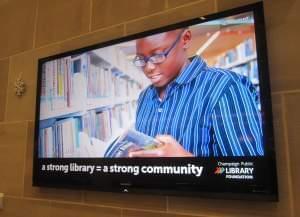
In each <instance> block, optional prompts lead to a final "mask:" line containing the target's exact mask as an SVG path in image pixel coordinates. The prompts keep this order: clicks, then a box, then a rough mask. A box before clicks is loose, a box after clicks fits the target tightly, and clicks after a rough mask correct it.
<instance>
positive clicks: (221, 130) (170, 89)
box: [136, 58, 264, 157]
mask: <svg viewBox="0 0 300 217" xmlns="http://www.w3.org/2000/svg"><path fill="white" fill-rule="evenodd" d="M256 97H257V95H256V92H255V88H254V87H253V85H252V84H251V83H250V81H249V80H248V79H247V78H246V77H244V76H240V75H238V74H236V73H234V72H231V71H229V70H223V69H217V68H210V67H208V66H207V65H206V63H205V62H204V61H203V60H202V59H200V58H194V59H193V61H192V62H191V63H190V64H189V65H188V66H187V67H186V68H185V69H183V71H182V72H181V73H180V74H179V76H178V77H177V78H176V79H175V80H174V81H173V82H171V83H170V84H169V85H168V86H167V88H166V91H165V96H164V99H163V100H160V99H159V96H158V93H157V91H156V88H155V87H154V86H153V85H150V86H149V87H148V88H146V89H145V90H144V91H143V92H142V93H141V94H140V97H139V100H138V108H137V117H136V129H137V130H138V131H141V132H143V133H145V134H147V135H149V136H152V137H155V136H156V135H161V134H167V135H171V136H173V137H174V138H175V139H176V140H177V141H178V142H179V143H180V144H181V145H182V146H183V147H184V148H185V150H187V151H189V152H191V153H192V154H194V155H195V156H202V157H208V156H258V155H263V154H264V148H263V143H262V123H261V116H260V112H259V110H258V107H257V103H256V101H255V98H256Z"/></svg>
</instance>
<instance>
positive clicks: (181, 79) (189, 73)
mask: <svg viewBox="0 0 300 217" xmlns="http://www.w3.org/2000/svg"><path fill="white" fill-rule="evenodd" d="M205 67H206V63H205V62H204V61H203V60H202V58H200V57H197V56H196V57H194V58H193V60H192V62H191V63H190V64H189V65H187V66H186V67H184V68H183V70H182V71H181V73H180V74H179V75H178V77H177V78H176V79H175V82H176V83H177V84H186V83H189V82H191V81H192V80H193V79H194V78H195V77H197V76H198V75H199V72H200V71H201V70H202V69H203V68H205Z"/></svg>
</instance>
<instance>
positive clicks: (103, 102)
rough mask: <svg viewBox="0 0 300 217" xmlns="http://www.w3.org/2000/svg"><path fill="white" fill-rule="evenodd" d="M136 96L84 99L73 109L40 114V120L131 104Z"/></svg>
mask: <svg viewBox="0 0 300 217" xmlns="http://www.w3.org/2000/svg"><path fill="white" fill-rule="evenodd" d="M137 99H138V97H137V96H131V97H115V98H111V97H103V98H94V99H86V101H85V102H82V103H81V104H80V105H75V106H73V107H68V108H62V109H57V110H54V111H47V112H44V113H42V112H41V113H40V120H46V119H50V118H57V117H61V116H65V115H69V114H72V113H78V112H85V111H88V110H92V109H98V108H104V107H112V106H114V105H118V104H124V103H126V102H132V101H135V100H137Z"/></svg>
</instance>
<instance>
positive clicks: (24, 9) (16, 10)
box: [0, 0, 37, 59]
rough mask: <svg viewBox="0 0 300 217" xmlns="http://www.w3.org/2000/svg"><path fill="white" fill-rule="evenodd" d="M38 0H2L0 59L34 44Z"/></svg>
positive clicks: (0, 4) (0, 12)
mask: <svg viewBox="0 0 300 217" xmlns="http://www.w3.org/2000/svg"><path fill="white" fill-rule="evenodd" d="M36 5H37V0H27V1H23V0H9V1H8V0H2V1H0V32H1V34H0V48H1V49H0V59H1V58H3V57H6V56H10V55H12V54H16V53H18V52H22V51H25V50H28V49H31V48H32V46H33V35H34V20H35V14H36Z"/></svg>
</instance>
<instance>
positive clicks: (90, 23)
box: [89, 0, 93, 32]
mask: <svg viewBox="0 0 300 217" xmlns="http://www.w3.org/2000/svg"><path fill="white" fill-rule="evenodd" d="M92 18H93V0H90V18H89V32H91V31H92Z"/></svg>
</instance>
